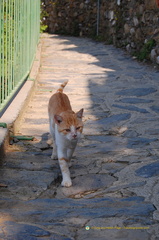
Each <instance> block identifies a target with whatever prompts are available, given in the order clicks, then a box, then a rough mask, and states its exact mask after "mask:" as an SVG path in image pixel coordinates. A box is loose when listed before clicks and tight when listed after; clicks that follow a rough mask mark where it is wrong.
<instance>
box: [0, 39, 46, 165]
mask: <svg viewBox="0 0 159 240" xmlns="http://www.w3.org/2000/svg"><path fill="white" fill-rule="evenodd" d="M41 47H42V39H40V41H39V44H38V46H37V51H36V55H35V59H34V62H33V65H32V68H31V71H30V74H29V78H28V80H27V81H26V82H25V83H24V85H23V87H22V88H21V89H20V91H19V92H18V94H17V95H16V97H15V98H14V99H13V101H12V102H11V104H10V105H9V107H8V108H7V109H6V111H5V112H4V114H3V115H2V117H1V118H0V122H4V123H6V124H7V128H2V127H0V162H2V161H3V157H4V155H5V149H6V147H7V145H8V144H9V136H10V134H9V133H10V131H12V132H14V130H15V128H16V126H17V125H18V121H19V119H20V117H21V115H22V113H23V112H24V110H25V107H26V105H27V103H28V101H29V99H30V98H31V96H32V93H33V91H34V88H35V86H36V82H37V81H36V80H37V76H38V72H39V68H40V63H41Z"/></svg>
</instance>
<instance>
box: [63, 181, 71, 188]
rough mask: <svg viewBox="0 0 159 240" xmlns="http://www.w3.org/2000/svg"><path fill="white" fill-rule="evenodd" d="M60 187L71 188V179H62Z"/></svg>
mask: <svg viewBox="0 0 159 240" xmlns="http://www.w3.org/2000/svg"><path fill="white" fill-rule="evenodd" d="M61 186H62V187H71V186H72V181H71V179H63V181H62V183H61Z"/></svg>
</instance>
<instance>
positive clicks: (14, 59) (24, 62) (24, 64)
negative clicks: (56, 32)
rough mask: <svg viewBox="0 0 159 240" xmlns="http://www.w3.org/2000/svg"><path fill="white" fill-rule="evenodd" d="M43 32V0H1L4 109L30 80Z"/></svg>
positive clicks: (0, 104) (1, 102) (0, 68)
mask: <svg viewBox="0 0 159 240" xmlns="http://www.w3.org/2000/svg"><path fill="white" fill-rule="evenodd" d="M39 32H40V0H0V55H1V56H0V57H1V60H0V61H1V62H0V63H1V64H0V112H1V111H2V109H3V108H4V106H5V105H6V104H7V102H8V101H9V100H10V99H11V97H12V96H13V95H14V94H15V92H16V91H17V89H18V88H19V87H20V85H21V84H22V83H23V82H24V81H25V80H26V78H27V76H28V74H29V71H30V68H31V66H32V63H33V60H34V55H35V51H36V47H37V43H38V39H39Z"/></svg>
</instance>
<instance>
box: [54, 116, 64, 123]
mask: <svg viewBox="0 0 159 240" xmlns="http://www.w3.org/2000/svg"><path fill="white" fill-rule="evenodd" d="M54 119H55V123H57V124H60V123H61V122H62V121H63V118H62V117H61V116H59V115H55V116H54Z"/></svg>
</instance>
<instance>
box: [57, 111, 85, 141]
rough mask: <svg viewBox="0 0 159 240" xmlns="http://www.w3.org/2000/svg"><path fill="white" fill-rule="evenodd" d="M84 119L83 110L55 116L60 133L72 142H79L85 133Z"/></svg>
mask: <svg viewBox="0 0 159 240" xmlns="http://www.w3.org/2000/svg"><path fill="white" fill-rule="evenodd" d="M82 117H83V108H82V109H81V110H80V111H78V112H77V113H74V112H63V113H61V114H60V115H55V116H54V119H55V123H56V124H57V127H58V132H59V133H60V134H62V135H63V136H64V137H66V138H67V139H68V140H70V141H75V140H78V139H79V138H80V136H81V134H82V131H83V122H82Z"/></svg>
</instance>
